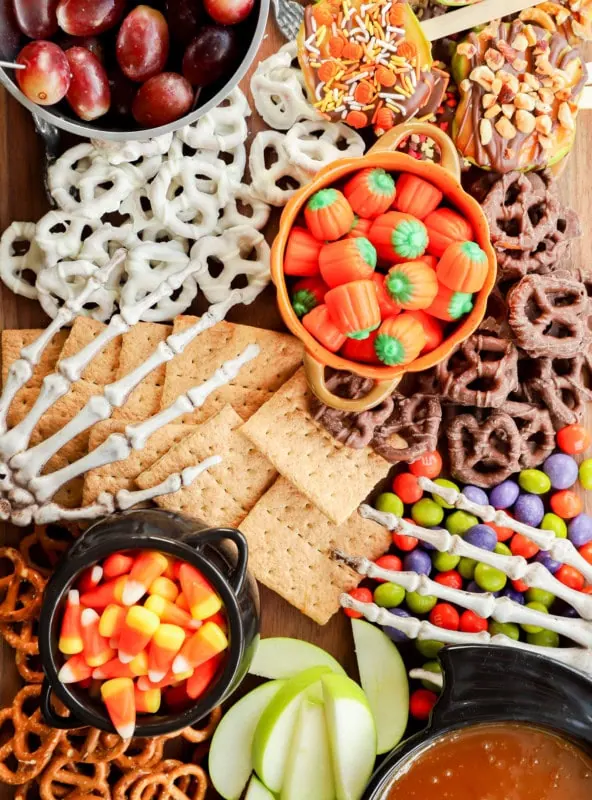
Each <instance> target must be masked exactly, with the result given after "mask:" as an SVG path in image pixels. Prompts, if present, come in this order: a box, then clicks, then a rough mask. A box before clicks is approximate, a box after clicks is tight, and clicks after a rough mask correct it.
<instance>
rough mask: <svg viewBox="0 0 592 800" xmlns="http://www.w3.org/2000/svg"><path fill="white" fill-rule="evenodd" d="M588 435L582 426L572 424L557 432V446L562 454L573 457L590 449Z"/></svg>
mask: <svg viewBox="0 0 592 800" xmlns="http://www.w3.org/2000/svg"><path fill="white" fill-rule="evenodd" d="M590 442H591V438H590V434H589V433H588V431H587V430H586V428H585V427H584V426H583V425H578V424H577V423H574V424H573V425H567V426H566V427H565V428H561V430H560V431H558V432H557V445H558V446H559V447H560V448H561V449H562V450H563V452H564V453H569V455H575V454H577V453H583V452H584V450H586V449H587V448H588V447H590Z"/></svg>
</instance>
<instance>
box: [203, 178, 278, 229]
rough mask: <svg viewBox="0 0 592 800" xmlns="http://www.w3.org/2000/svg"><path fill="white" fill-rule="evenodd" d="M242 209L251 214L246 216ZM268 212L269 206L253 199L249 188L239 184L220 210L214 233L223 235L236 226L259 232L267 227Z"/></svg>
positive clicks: (253, 196)
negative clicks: (248, 210)
mask: <svg viewBox="0 0 592 800" xmlns="http://www.w3.org/2000/svg"><path fill="white" fill-rule="evenodd" d="M243 209H250V212H251V213H250V214H246V213H244V211H243ZM270 211H271V209H270V207H269V205H268V204H267V203H265V202H264V201H263V200H260V199H259V198H258V197H255V195H254V194H253V191H252V189H251V187H250V186H248V185H247V184H246V183H241V184H240V185H239V186H238V188H237V189H235V191H234V195H233V197H231V198H230V200H229V201H228V203H226V205H225V206H224V208H223V209H222V211H221V213H220V216H219V218H218V224H217V225H216V229H215V231H214V233H223V232H224V231H225V230H227V229H228V228H234V227H235V226H236V225H248V226H249V227H251V228H255V229H256V230H258V231H261V230H263V228H264V227H265V226H266V225H267V221H268V219H269V214H270Z"/></svg>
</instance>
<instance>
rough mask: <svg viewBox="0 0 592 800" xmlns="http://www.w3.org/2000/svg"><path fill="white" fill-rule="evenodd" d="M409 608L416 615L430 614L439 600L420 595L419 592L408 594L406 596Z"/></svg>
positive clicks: (430, 596)
mask: <svg viewBox="0 0 592 800" xmlns="http://www.w3.org/2000/svg"><path fill="white" fill-rule="evenodd" d="M405 602H406V603H407V608H408V609H409V611H411V612H413V613H414V614H429V613H430V611H431V610H432V608H433V607H434V606H435V605H436V603H437V602H438V598H437V597H434V596H433V595H431V594H418V593H417V592H407V594H406V595H405Z"/></svg>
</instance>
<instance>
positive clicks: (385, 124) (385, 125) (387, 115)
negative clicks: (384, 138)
mask: <svg viewBox="0 0 592 800" xmlns="http://www.w3.org/2000/svg"><path fill="white" fill-rule="evenodd" d="M394 124H395V115H394V113H393V112H392V111H391V109H390V108H385V107H383V108H380V109H378V111H377V112H376V114H375V115H374V130H375V131H376V132H377V133H378V132H379V131H380V132H381V133H384V132H385V131H390V129H391V128H392V127H393V126H394Z"/></svg>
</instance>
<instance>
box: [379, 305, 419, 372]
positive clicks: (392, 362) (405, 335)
mask: <svg viewBox="0 0 592 800" xmlns="http://www.w3.org/2000/svg"><path fill="white" fill-rule="evenodd" d="M425 343H426V335H425V333H424V330H423V327H422V325H421V323H420V322H418V321H417V320H416V319H415V318H414V317H412V316H411V315H410V314H406V313H403V314H400V315H399V316H398V317H393V318H391V319H387V320H385V321H384V322H383V323H382V325H381V326H380V328H379V329H378V335H377V337H376V340H375V342H374V350H375V352H376V355H377V356H378V358H379V360H380V361H381V362H382V363H383V364H386V366H387V367H397V366H401V365H403V364H410V363H411V362H412V361H415V359H416V358H417V356H418V355H419V354H420V353H421V351H422V350H423V348H424V346H425Z"/></svg>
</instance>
